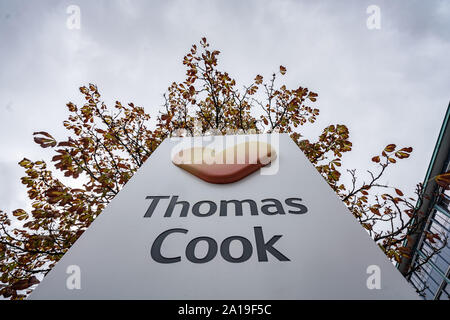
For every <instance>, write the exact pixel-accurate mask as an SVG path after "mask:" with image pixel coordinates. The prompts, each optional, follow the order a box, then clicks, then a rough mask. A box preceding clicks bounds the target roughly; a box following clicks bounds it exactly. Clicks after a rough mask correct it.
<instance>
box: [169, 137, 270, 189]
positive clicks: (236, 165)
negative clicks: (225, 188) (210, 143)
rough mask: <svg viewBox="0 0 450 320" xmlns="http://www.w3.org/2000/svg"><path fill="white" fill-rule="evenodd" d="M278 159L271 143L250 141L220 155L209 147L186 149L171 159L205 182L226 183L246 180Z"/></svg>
mask: <svg viewBox="0 0 450 320" xmlns="http://www.w3.org/2000/svg"><path fill="white" fill-rule="evenodd" d="M276 157H277V153H276V151H275V150H274V149H273V148H272V146H271V145H270V144H268V143H265V142H261V141H257V142H256V141H251V142H248V141H247V142H244V143H240V144H237V145H234V146H233V147H230V148H227V149H225V150H222V151H220V152H216V151H215V150H214V149H211V148H208V147H203V148H201V147H200V148H199V147H193V148H189V149H184V150H181V151H179V152H178V153H176V154H175V155H174V156H173V157H172V162H173V163H174V164H175V165H176V166H178V167H180V168H182V169H184V170H186V171H187V172H189V173H191V174H193V175H194V176H196V177H198V178H200V179H202V180H204V181H207V182H210V183H216V184H225V183H232V182H236V181H239V180H241V179H242V178H245V177H246V176H248V175H249V174H251V173H253V172H255V171H257V170H259V169H260V168H262V167H264V166H266V165H268V164H269V163H271V162H272V161H273V160H275V159H276Z"/></svg>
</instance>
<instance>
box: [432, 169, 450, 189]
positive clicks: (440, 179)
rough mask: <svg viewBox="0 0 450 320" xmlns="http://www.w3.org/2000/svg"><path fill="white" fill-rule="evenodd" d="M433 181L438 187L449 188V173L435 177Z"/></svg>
mask: <svg viewBox="0 0 450 320" xmlns="http://www.w3.org/2000/svg"><path fill="white" fill-rule="evenodd" d="M434 180H435V181H436V183H437V184H438V185H439V186H441V187H443V188H448V187H449V186H450V172H446V173H443V174H440V175H437V176H436V177H435V178H434Z"/></svg>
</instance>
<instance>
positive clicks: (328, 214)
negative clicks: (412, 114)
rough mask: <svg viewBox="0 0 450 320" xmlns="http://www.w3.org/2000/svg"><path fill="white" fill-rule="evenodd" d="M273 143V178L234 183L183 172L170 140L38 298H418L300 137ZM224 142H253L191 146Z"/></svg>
mask: <svg viewBox="0 0 450 320" xmlns="http://www.w3.org/2000/svg"><path fill="white" fill-rule="evenodd" d="M261 137H262V136H247V138H249V139H253V140H254V139H256V138H261ZM265 137H267V136H265ZM271 137H277V138H278V137H279V141H278V140H277V141H273V139H272V140H271V147H272V148H273V150H274V151H275V152H276V157H275V156H274V154H275V152H272V154H271V160H272V163H270V164H269V165H267V166H266V167H264V168H262V169H265V173H264V174H261V170H258V171H255V172H252V173H250V174H249V175H248V176H246V177H244V178H242V179H241V180H239V181H236V182H233V183H223V184H215V183H209V182H205V181H204V180H202V179H200V178H199V177H198V176H196V175H194V174H192V172H188V171H186V170H183V168H181V167H179V166H177V165H174V163H173V162H172V159H173V156H174V150H180V148H181V149H183V148H182V147H180V141H173V140H170V139H166V140H165V141H164V142H163V143H162V144H161V145H160V146H159V147H158V149H157V150H156V151H155V152H154V153H153V154H152V156H151V157H150V158H149V159H148V160H147V161H146V162H145V164H144V165H143V166H142V167H141V168H140V169H139V171H138V172H137V173H136V174H135V175H134V176H133V178H132V179H131V180H130V181H129V182H128V183H127V184H126V185H125V187H124V188H123V189H122V191H120V193H119V194H118V195H117V196H116V197H115V198H114V200H113V201H112V202H111V203H110V204H109V205H108V206H107V208H106V209H105V210H104V212H103V213H102V214H101V215H100V216H99V217H98V218H97V219H96V220H95V221H94V222H93V223H92V225H91V226H90V227H89V229H88V230H87V231H86V232H85V233H84V234H83V235H82V236H81V237H80V239H78V241H76V243H75V244H74V245H73V247H72V248H71V249H70V250H69V251H68V252H67V253H66V254H65V255H64V257H63V258H62V259H61V260H60V261H59V262H58V263H57V264H56V266H55V267H54V268H53V270H52V271H50V273H49V274H48V275H47V276H46V277H45V278H44V280H43V281H42V283H41V284H39V286H38V287H37V288H36V290H35V291H34V292H33V293H32V294H31V297H30V298H32V299H417V298H418V296H417V294H416V293H415V292H414V290H413V289H412V287H411V286H410V285H409V284H408V283H407V282H406V280H405V279H404V278H403V276H402V275H401V274H400V272H399V271H398V270H396V269H395V267H394V266H393V265H392V264H391V263H390V262H389V261H388V259H387V258H386V257H385V255H384V254H383V253H382V251H381V250H380V249H379V248H378V247H377V245H376V244H375V242H374V241H373V240H372V239H370V237H369V235H368V234H367V233H366V231H365V230H364V229H363V228H362V227H361V226H360V225H359V223H358V222H357V221H356V220H355V219H354V217H353V216H352V215H351V213H350V212H349V211H348V209H347V208H346V207H345V206H344V204H343V203H342V202H341V200H340V199H339V198H338V197H337V195H336V194H335V193H334V192H333V190H332V189H331V188H330V187H329V186H328V184H327V183H326V181H325V180H324V179H323V178H322V177H321V176H320V174H319V173H318V172H317V171H316V169H315V168H314V167H313V166H312V164H311V163H310V162H309V161H308V159H307V158H306V157H305V156H304V155H303V153H302V152H301V151H300V149H299V148H298V147H297V145H296V144H295V143H294V142H293V141H292V140H291V139H290V138H289V136H288V135H285V134H282V135H276V136H275V135H274V136H271ZM269 138H270V137H269ZM211 139H212V140H211ZM224 139H243V136H232V137H230V136H228V137H227V138H224V137H220V136H218V137H212V138H211V137H209V138H201V137H197V138H183V140H182V142H183V143H184V144H186V143H188V144H189V143H191V142H193V143H194V144H195V145H197V146H199V145H200V146H203V147H204V146H205V145H206V144H207V145H208V146H209V147H210V146H212V145H217V144H218V145H221V142H223V141H225V140H224ZM227 141H229V140H227ZM266 141H267V140H266ZM236 142H237V141H236ZM177 148H178V149H177Z"/></svg>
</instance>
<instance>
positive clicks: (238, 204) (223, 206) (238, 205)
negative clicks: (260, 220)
mask: <svg viewBox="0 0 450 320" xmlns="http://www.w3.org/2000/svg"><path fill="white" fill-rule="evenodd" d="M244 202H245V203H248V205H249V206H250V214H251V215H252V216H257V215H258V207H257V205H256V202H255V201H253V200H251V199H245V200H242V201H239V200H228V201H227V200H222V201H220V216H221V217H226V216H227V211H228V204H229V203H233V204H234V211H235V215H236V216H242V215H243V210H242V204H243V203H244Z"/></svg>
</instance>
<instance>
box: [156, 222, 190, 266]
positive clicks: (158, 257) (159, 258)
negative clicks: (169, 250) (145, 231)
mask: <svg viewBox="0 0 450 320" xmlns="http://www.w3.org/2000/svg"><path fill="white" fill-rule="evenodd" d="M175 232H178V233H187V232H188V231H187V230H186V229H170V230H167V231H164V232H163V233H161V234H160V235H159V236H158V237H157V238H156V239H155V242H153V244H152V248H151V250H150V254H151V256H152V258H153V260H155V261H156V262H159V263H175V262H179V261H181V257H174V258H166V257H164V256H163V255H162V254H161V246H162V243H163V242H164V240H165V239H166V237H167V236H168V235H169V234H171V233H175Z"/></svg>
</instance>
